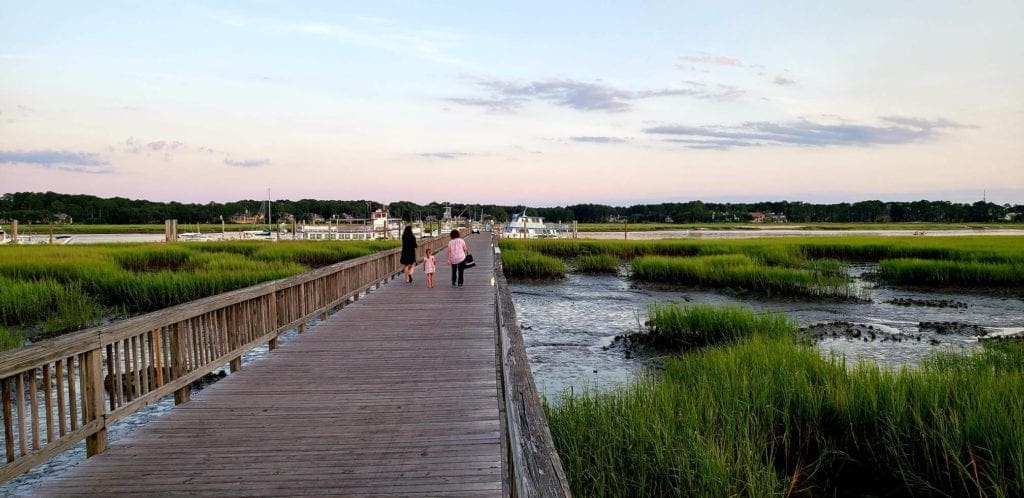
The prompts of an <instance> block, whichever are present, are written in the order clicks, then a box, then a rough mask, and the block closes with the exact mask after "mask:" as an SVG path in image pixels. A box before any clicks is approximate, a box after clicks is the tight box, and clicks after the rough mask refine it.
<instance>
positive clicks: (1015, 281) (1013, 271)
mask: <svg viewBox="0 0 1024 498" xmlns="http://www.w3.org/2000/svg"><path fill="white" fill-rule="evenodd" d="M879 274H880V276H881V277H882V278H883V279H885V280H887V281H890V282H894V283H897V284H906V285H931V286H953V285H955V286H972V287H973V286H999V287H1022V286H1024V261H1021V262H1002V263H999V262H997V263H986V262H978V261H945V260H927V259H914V258H900V259H885V260H882V262H881V263H879Z"/></svg>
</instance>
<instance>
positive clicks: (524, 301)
mask: <svg viewBox="0 0 1024 498" xmlns="http://www.w3.org/2000/svg"><path fill="white" fill-rule="evenodd" d="M876 268H877V265H857V266H851V268H850V274H851V276H852V277H853V278H854V282H855V285H857V286H859V287H860V289H861V294H862V297H864V298H866V300H865V301H857V302H837V301H825V302H814V301H806V300H797V299H788V298H787V299H768V298H764V297H759V296H745V295H735V294H730V293H726V292H717V291H708V290H664V289H654V288H645V287H637V286H634V285H633V284H632V283H631V282H630V280H629V279H628V278H627V277H626V275H625V274H624V273H622V274H620V275H619V276H589V275H578V274H570V275H569V276H568V277H567V278H565V279H563V280H559V281H555V282H544V283H533V282H521V281H520V282H517V281H512V282H510V285H511V289H512V296H513V300H514V301H515V306H516V311H517V313H518V315H519V319H520V322H521V324H522V327H523V337H524V340H525V342H526V347H527V352H528V354H529V357H530V362H531V366H532V368H533V373H534V376H535V379H536V382H537V388H538V390H540V391H541V392H542V393H544V394H545V395H546V396H547V397H548V398H549V399H552V398H554V397H557V396H559V395H560V394H561V393H562V392H564V391H565V390H567V389H574V390H580V389H583V388H599V389H604V388H608V387H611V386H616V385H621V384H623V383H625V382H626V381H628V380H629V379H630V378H632V377H633V376H634V375H636V374H638V373H639V372H641V371H642V370H643V368H644V363H645V361H647V359H646V358H642V357H640V356H638V355H636V354H631V353H630V352H628V351H625V350H623V349H622V348H621V347H618V346H615V345H613V339H614V337H615V336H616V335H620V334H624V333H629V332H635V331H637V330H639V329H640V328H642V326H643V322H644V321H645V320H646V319H647V317H646V315H647V306H648V304H649V303H652V302H658V303H665V302H676V303H703V304H736V305H742V306H748V307H751V308H753V309H755V310H760V311H775V312H781V313H784V314H786V315H787V316H789V317H790V318H792V319H793V320H795V321H797V322H798V323H799V324H800V326H801V327H810V328H809V329H808V331H807V333H808V334H810V335H813V336H815V337H816V338H817V344H818V347H819V348H820V349H821V351H822V354H825V355H830V354H836V355H840V356H842V357H844V358H846V359H847V361H848V362H851V363H852V362H856V361H874V362H877V363H879V364H881V365H884V366H888V367H893V368H895V367H899V366H901V365H913V364H915V363H916V362H918V361H920V360H921V359H922V358H924V357H925V356H926V355H928V354H929V353H930V352H931V351H933V350H935V349H948V350H955V351H963V350H969V349H972V348H977V347H978V346H979V340H984V339H980V338H979V337H981V338H991V337H997V336H1021V335H1024V300H1021V299H1020V298H1019V297H1016V296H1001V295H986V294H960V293H955V292H920V291H915V290H907V289H900V288H893V287H887V286H884V285H878V284H874V283H872V282H871V281H870V278H866V277H870V275H871V273H872V272H874V271H875V269H876ZM623 272H624V270H623ZM836 322H839V324H837V323H836Z"/></svg>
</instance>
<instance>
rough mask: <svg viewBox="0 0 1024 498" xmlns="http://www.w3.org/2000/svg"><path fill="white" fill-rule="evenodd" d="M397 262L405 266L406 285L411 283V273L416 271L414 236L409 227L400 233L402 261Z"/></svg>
mask: <svg viewBox="0 0 1024 498" xmlns="http://www.w3.org/2000/svg"><path fill="white" fill-rule="evenodd" d="M399 262H400V263H402V264H403V265H405V270H404V272H405V281H406V283H409V282H412V272H413V271H415V270H416V236H415V235H413V234H412V227H411V226H409V225H406V227H405V231H404V232H402V259H400V260H399Z"/></svg>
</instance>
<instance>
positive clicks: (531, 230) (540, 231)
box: [501, 209, 558, 239]
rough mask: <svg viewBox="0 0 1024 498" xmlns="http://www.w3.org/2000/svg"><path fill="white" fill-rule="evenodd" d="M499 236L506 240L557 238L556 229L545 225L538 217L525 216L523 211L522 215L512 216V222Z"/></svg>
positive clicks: (542, 219)
mask: <svg viewBox="0 0 1024 498" xmlns="http://www.w3.org/2000/svg"><path fill="white" fill-rule="evenodd" d="M501 236H502V238H506V239H555V238H558V229H557V228H554V227H549V226H547V225H545V224H544V218H542V217H540V216H527V215H526V210H525V209H524V210H523V212H522V213H516V214H513V215H512V221H510V222H509V223H508V224H507V225H505V228H504V229H502V231H501Z"/></svg>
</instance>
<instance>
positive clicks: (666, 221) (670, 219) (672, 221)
mask: <svg viewBox="0 0 1024 498" xmlns="http://www.w3.org/2000/svg"><path fill="white" fill-rule="evenodd" d="M665 223H675V220H673V219H672V217H671V216H666V217H665Z"/></svg>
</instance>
